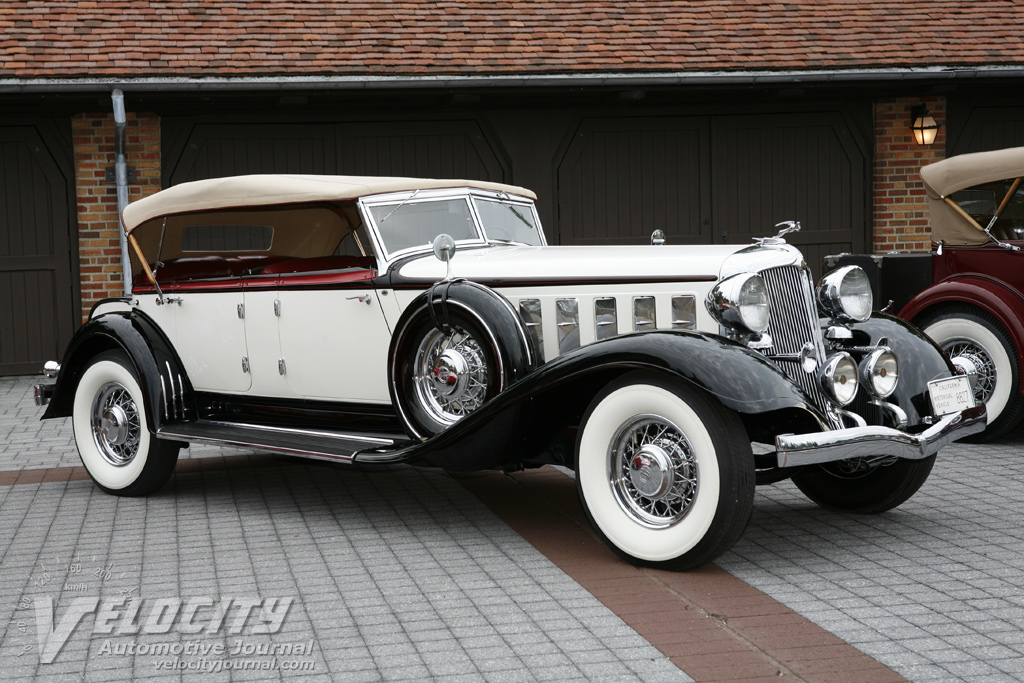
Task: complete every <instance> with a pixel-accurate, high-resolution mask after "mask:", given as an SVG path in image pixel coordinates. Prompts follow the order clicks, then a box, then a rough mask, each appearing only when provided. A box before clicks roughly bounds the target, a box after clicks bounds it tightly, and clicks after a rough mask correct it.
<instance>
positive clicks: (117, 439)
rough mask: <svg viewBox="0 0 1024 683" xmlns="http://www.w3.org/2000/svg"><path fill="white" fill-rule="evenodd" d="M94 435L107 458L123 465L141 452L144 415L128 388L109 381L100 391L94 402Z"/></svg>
mask: <svg viewBox="0 0 1024 683" xmlns="http://www.w3.org/2000/svg"><path fill="white" fill-rule="evenodd" d="M91 426H92V436H93V442H94V443H95V444H96V448H97V450H99V452H100V455H102V456H103V459H104V460H106V461H107V462H108V463H110V464H111V465H113V466H114V467H123V466H125V465H127V464H128V463H130V462H131V461H132V460H134V459H135V456H136V455H138V453H139V437H140V436H141V434H142V418H141V416H140V415H139V409H138V406H136V405H135V401H134V399H132V395H131V393H130V392H129V391H128V389H127V388H126V387H125V386H123V385H121V384H118V383H117V382H108V383H107V384H104V385H103V386H102V387H100V390H99V391H98V392H96V398H95V399H94V400H93V404H92V418H91Z"/></svg>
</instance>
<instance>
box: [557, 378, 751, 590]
mask: <svg viewBox="0 0 1024 683" xmlns="http://www.w3.org/2000/svg"><path fill="white" fill-rule="evenodd" d="M575 467H576V488H577V491H578V493H579V496H580V502H581V503H582V504H583V509H584V511H585V512H586V515H587V518H588V519H589V520H590V522H591V523H592V524H593V525H594V529H595V530H596V531H597V533H598V535H600V536H601V538H602V539H603V540H604V541H605V542H606V543H607V544H608V545H609V546H610V547H611V548H612V550H614V551H615V552H617V553H619V554H620V555H621V556H622V557H625V558H626V559H628V560H629V561H631V562H635V563H637V564H642V565H646V566H651V567H658V568H660V569H675V570H679V569H692V568H694V567H699V566H701V565H703V564H705V563H707V562H710V561H711V560H713V559H714V558H715V557H718V556H719V555H720V554H722V553H723V552H725V550H726V549H727V548H729V546H731V545H732V544H733V543H734V542H735V541H736V539H738V538H739V536H740V534H741V533H742V532H743V529H744V527H745V526H746V525H747V520H748V519H749V518H750V511H751V508H752V506H753V502H754V457H753V455H752V454H751V451H750V442H749V440H748V439H747V438H746V430H745V429H744V428H743V424H742V423H741V422H740V419H739V417H738V416H737V415H736V414H735V413H734V412H732V411H729V410H727V409H726V408H724V407H723V406H722V405H721V404H719V403H717V402H715V401H714V400H713V399H711V398H710V397H709V396H708V395H707V394H705V393H703V392H702V391H700V390H699V389H696V388H694V387H691V386H689V385H687V384H686V383H685V382H680V381H678V380H676V379H675V378H672V377H666V376H663V375H659V374H657V373H651V372H644V371H637V372H631V373H628V374H626V375H623V376H621V377H619V378H617V379H615V380H613V381H612V382H610V383H609V384H608V385H606V386H605V387H604V388H603V389H602V390H601V391H599V392H598V393H597V395H596V396H595V397H594V399H593V401H591V404H590V406H589V407H588V408H587V411H586V413H585V414H584V416H583V421H582V424H581V426H580V431H579V435H578V437H577V442H576V459H575Z"/></svg>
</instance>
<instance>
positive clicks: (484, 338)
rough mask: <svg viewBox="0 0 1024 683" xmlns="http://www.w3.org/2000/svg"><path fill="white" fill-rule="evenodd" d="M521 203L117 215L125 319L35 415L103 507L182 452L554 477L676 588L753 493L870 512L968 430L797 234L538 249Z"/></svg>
mask: <svg viewBox="0 0 1024 683" xmlns="http://www.w3.org/2000/svg"><path fill="white" fill-rule="evenodd" d="M535 199H536V197H535V195H534V194H533V193H532V192H530V191H529V190H525V189H523V188H519V187H515V186H511V185H502V184H497V183H484V182H476V181H465V180H429V179H410V178H364V177H343V176H274V175H270V176H241V177H235V178H218V179H212V180H204V181H197V182H194V183H185V184H183V185H179V186H176V187H173V188H169V189H167V190H164V191H162V192H160V193H157V194H156V195H154V196H152V197H147V198H145V199H142V200H139V201H138V202H135V203H133V204H131V205H129V206H128V207H127V208H126V209H125V211H124V212H123V214H122V227H123V228H124V232H125V235H126V238H127V240H128V242H129V243H130V245H131V248H132V253H133V262H132V293H131V296H130V297H123V298H118V299H111V300H107V301H104V302H101V303H100V304H98V305H97V306H95V307H94V309H93V311H92V314H91V315H90V319H89V321H88V322H87V323H86V324H85V325H84V326H83V328H82V329H81V330H80V331H79V332H78V333H77V334H76V336H75V338H74V339H73V340H72V342H71V344H70V345H69V347H68V350H67V352H66V354H65V357H64V359H63V362H62V364H61V365H60V366H58V365H57V364H56V363H54V364H53V365H52V366H51V367H50V368H49V369H48V371H49V372H51V373H54V374H57V376H58V379H57V383H56V385H38V386H37V388H36V400H37V403H39V404H40V405H44V404H47V403H49V408H48V409H47V412H46V413H45V415H44V417H45V418H49V417H64V416H70V417H72V419H73V422H74V427H75V436H76V443H77V445H78V448H79V452H80V453H81V455H82V460H83V463H84V464H85V466H86V469H87V470H88V471H89V473H90V475H91V476H92V477H93V479H94V480H95V481H96V483H97V485H98V486H100V487H101V488H103V490H105V491H108V492H110V493H114V494H118V495H142V494H145V493H149V492H151V491H154V490H156V489H158V488H159V487H160V486H162V485H163V484H164V483H165V482H166V481H167V479H168V478H169V477H170V476H171V474H172V473H173V469H174V463H175V461H176V459H177V453H178V449H179V448H181V447H182V446H183V445H185V444H189V443H193V442H213V443H222V444H234V445H242V446H246V447H250V448H256V449H261V450H269V451H274V452H280V453H287V454H291V455H298V456H303V457H310V458H318V459H325V460H330V461H334V462H339V463H346V464H357V465H358V464H363V463H377V464H379V463H412V464H419V465H429V466H439V467H445V468H447V469H449V470H475V469H484V468H505V469H519V468H525V467H538V466H541V465H545V464H555V465H561V466H565V467H570V468H573V469H575V470H576V471H577V474H578V476H577V486H578V490H579V494H580V497H581V500H582V502H583V504H584V508H585V510H586V512H587V514H588V516H589V517H590V519H591V520H592V522H593V523H594V526H595V529H596V530H597V531H598V533H599V534H600V535H601V536H602V537H603V538H604V539H605V540H606V541H607V542H608V543H609V545H610V546H611V547H612V548H613V549H614V550H615V551H616V552H618V553H620V554H621V555H623V556H625V557H627V558H628V559H630V560H631V561H634V562H639V563H642V564H648V565H652V566H657V567H663V568H670V569H682V568H689V567H695V566H700V565H701V564H703V563H705V562H708V561H710V560H711V559H713V558H714V557H715V556H717V555H718V554H720V553H721V552H723V551H724V550H725V549H727V548H728V547H729V546H730V545H731V544H732V543H733V542H734V541H735V540H736V538H738V536H739V534H740V533H741V532H742V530H743V527H744V526H745V525H746V521H747V518H748V517H749V514H750V509H751V506H752V505H753V490H754V483H755V481H757V482H759V483H769V482H771V481H777V480H779V479H784V478H792V479H793V481H794V482H796V483H797V485H798V486H799V487H800V488H801V490H803V491H804V492H805V493H806V494H807V495H808V496H809V497H811V498H812V499H813V500H815V501H817V502H819V503H820V504H822V505H825V506H828V507H832V508H835V509H841V510H851V511H858V512H880V511H883V510H887V509H890V508H892V507H894V506H896V505H899V504H900V503H901V502H903V501H904V500H906V499H907V498H909V497H910V496H911V495H912V494H913V493H914V492H915V491H916V490H917V488H918V487H920V486H921V484H923V482H924V481H925V479H926V478H927V475H928V472H929V471H930V469H931V466H932V462H933V461H934V456H935V454H936V452H937V451H938V450H939V449H940V448H941V447H942V446H944V445H945V444H947V443H949V442H950V441H952V440H954V439H957V438H960V437H962V436H965V435H970V434H973V433H976V432H977V431H979V430H981V429H982V428H983V427H984V421H985V409H984V406H974V405H973V402H971V401H970V400H969V399H970V391H969V384H968V381H967V378H965V377H956V376H955V375H954V374H953V369H952V366H951V365H950V363H949V361H948V359H945V358H943V356H942V355H941V354H940V353H939V351H938V350H937V349H936V347H935V346H934V345H933V344H932V343H931V342H930V341H929V340H928V339H927V338H925V337H924V336H923V335H921V334H920V333H919V332H917V331H916V330H914V329H913V328H910V327H909V326H906V325H905V324H902V323H899V322H897V321H894V320H892V319H889V318H887V317H886V316H880V315H873V314H872V313H871V299H870V292H869V291H867V290H866V288H865V280H864V276H863V273H862V271H859V270H858V269H852V268H847V269H840V271H837V273H836V274H834V275H830V276H829V277H828V278H826V279H825V280H824V281H823V282H822V284H821V285H820V286H819V287H818V288H817V290H816V289H815V288H814V284H813V282H812V280H811V274H810V272H809V270H808V269H807V266H806V264H805V262H804V259H803V257H802V255H801V254H800V252H799V250H797V249H796V248H794V247H792V246H791V245H789V244H787V243H786V241H785V240H784V239H783V238H782V235H783V234H784V232H786V231H788V230H792V229H797V228H798V226H797V225H795V224H791V225H790V227H789V228H787V230H786V231H783V232H782V233H780V234H779V235H777V236H775V237H768V238H765V239H763V240H759V241H758V242H757V243H756V244H753V245H745V246H668V245H654V244H652V246H646V247H641V246H622V247H611V246H602V247H569V246H548V245H547V243H546V241H545V238H544V233H543V230H542V229H541V226H540V221H539V218H538V214H537V211H536V209H535V206H534V201H535ZM900 357H903V358H907V357H910V358H912V359H913V361H914V362H913V363H910V364H907V365H904V366H900V365H899V363H898V358H900ZM935 406H940V408H936V407H935ZM753 442H757V443H761V444H767V445H768V446H769V448H770V447H771V446H774V449H775V450H774V451H773V452H768V453H759V454H758V455H754V453H753V451H752V448H751V444H752V443H753Z"/></svg>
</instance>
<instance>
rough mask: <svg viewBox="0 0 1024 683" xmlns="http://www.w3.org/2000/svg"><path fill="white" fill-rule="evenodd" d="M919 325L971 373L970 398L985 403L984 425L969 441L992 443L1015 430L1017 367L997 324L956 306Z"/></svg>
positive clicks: (1023, 409) (1019, 404)
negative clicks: (971, 388) (972, 395)
mask: <svg viewBox="0 0 1024 683" xmlns="http://www.w3.org/2000/svg"><path fill="white" fill-rule="evenodd" d="M920 327H921V330H922V331H923V332H924V333H925V334H926V335H928V336H929V337H931V338H932V339H933V340H934V341H935V343H936V344H938V345H939V346H940V347H941V348H942V350H943V351H945V352H946V353H947V354H949V357H950V359H951V360H953V363H954V364H955V365H958V366H961V367H966V368H968V369H970V370H971V373H972V374H973V375H974V377H973V378H972V386H974V388H975V391H974V395H975V399H977V400H978V401H979V402H982V403H984V404H985V409H986V411H987V412H988V427H987V428H986V429H985V432H984V433H983V434H981V435H980V436H978V437H975V438H974V439H973V440H980V441H988V440H991V439H996V438H998V437H1000V436H1003V435H1004V434H1006V433H1007V432H1009V431H1010V430H1011V429H1013V428H1014V427H1016V426H1017V424H1019V423H1020V421H1021V416H1022V415H1024V397H1022V396H1021V394H1020V365H1019V363H1018V360H1017V351H1016V348H1015V347H1014V345H1013V342H1012V341H1011V340H1010V338H1009V336H1008V335H1007V334H1006V332H1005V331H1004V330H1003V328H1002V326H1000V325H999V323H998V322H997V321H996V320H995V319H994V318H992V317H991V316H989V315H988V314H987V313H984V312H982V311H977V310H974V309H970V308H967V307H966V306H958V307H955V308H949V309H945V310H944V311H942V312H941V313H939V314H938V315H933V316H929V317H927V318H924V319H922V320H921V323H920ZM968 440H972V439H968Z"/></svg>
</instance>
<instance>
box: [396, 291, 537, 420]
mask: <svg viewBox="0 0 1024 683" xmlns="http://www.w3.org/2000/svg"><path fill="white" fill-rule="evenodd" d="M536 359H537V354H536V351H535V350H534V348H533V344H532V342H531V341H530V337H529V335H528V334H527V333H526V328H525V327H524V326H523V323H522V321H521V320H520V319H519V316H518V315H516V312H515V309H514V308H512V304H510V303H509V302H508V300H507V299H505V298H504V297H502V296H501V295H500V294H498V293H497V292H495V291H494V290H492V289H489V288H487V287H484V286H483V285H479V284H476V283H475V282H469V281H467V280H450V281H445V282H440V283H438V284H436V285H434V286H433V287H431V288H430V289H428V290H427V291H426V292H424V293H423V294H421V295H420V296H419V297H417V298H416V299H415V300H414V301H413V302H412V303H411V304H410V305H409V307H408V308H406V310H405V312H404V313H403V314H402V317H401V319H400V320H399V321H398V326H397V327H396V329H395V334H394V336H393V337H392V340H391V348H390V350H389V352H388V388H389V390H390V392H391V401H392V403H393V404H394V406H395V410H396V411H397V413H398V417H399V419H400V420H401V422H402V425H403V426H404V427H405V429H406V431H408V432H409V434H410V435H411V436H413V437H416V438H427V437H430V436H432V435H433V434H437V433H439V432H442V431H444V430H445V429H447V428H448V427H450V426H451V425H453V424H455V423H456V422H458V421H459V420H460V419H462V418H463V417H465V416H466V415H468V414H470V413H472V412H473V411H475V410H477V409H478V408H480V407H481V406H482V405H483V404H484V403H486V402H487V401H489V400H490V399H492V398H493V397H495V396H497V395H498V394H499V393H501V392H502V391H504V390H505V389H506V388H507V387H509V386H511V385H512V384H513V383H515V382H517V381H518V380H520V379H521V378H522V377H524V376H525V375H526V374H528V373H529V372H530V371H532V370H533V369H534V368H535V367H536V364H537V361H536Z"/></svg>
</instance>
